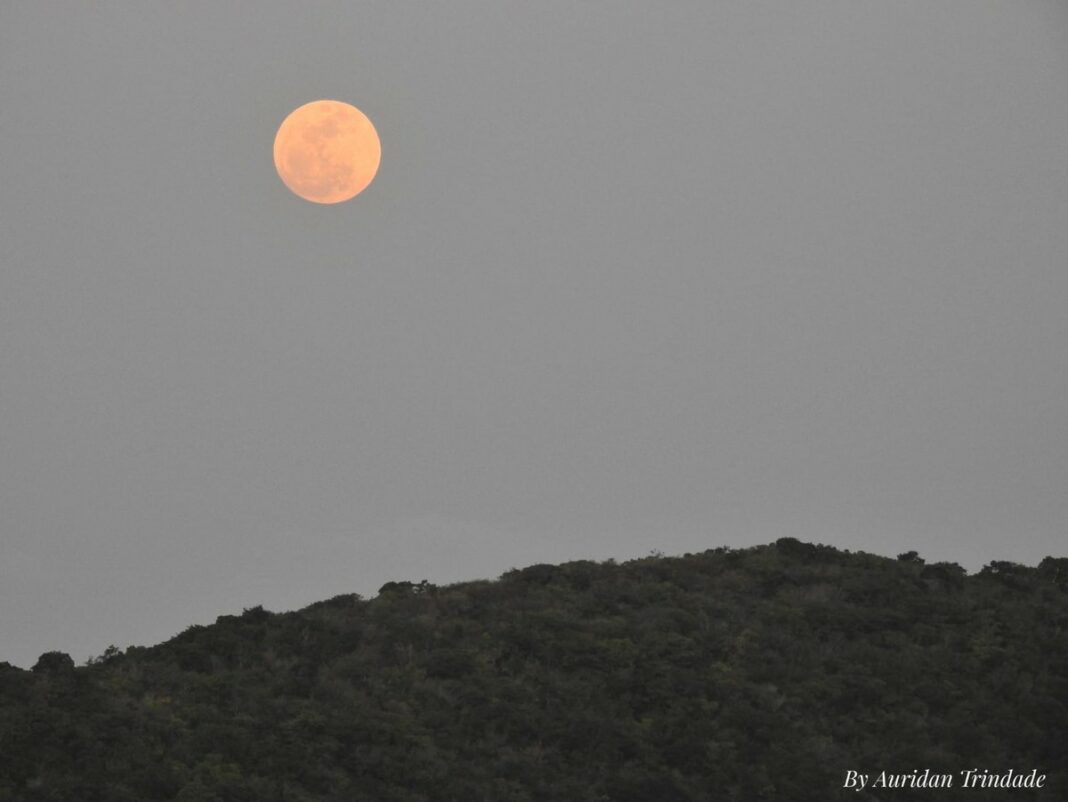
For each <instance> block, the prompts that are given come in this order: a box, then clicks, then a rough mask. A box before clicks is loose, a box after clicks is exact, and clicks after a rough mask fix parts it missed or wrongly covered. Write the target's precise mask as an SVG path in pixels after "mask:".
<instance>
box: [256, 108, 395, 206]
mask: <svg viewBox="0 0 1068 802" xmlns="http://www.w3.org/2000/svg"><path fill="white" fill-rule="evenodd" d="M381 159H382V144H381V143H380V142H379V141H378V132H377V131H375V127H374V125H372V124H371V121H370V120H369V119H367V115H366V114H364V113H363V112H362V111H360V110H359V109H358V108H356V107H355V106H350V105H349V104H348V103H342V102H341V101H340V100H315V101H312V102H311V103H305V104H304V105H303V106H301V107H300V108H298V109H295V110H294V111H292V112H291V113H290V115H289V116H288V117H286V118H285V119H284V120H283V121H282V124H281V125H280V126H279V127H278V133H277V134H275V137H274V166H275V169H276V170H278V176H279V178H281V179H282V182H283V183H284V184H285V185H286V186H287V187H289V189H290V190H292V191H293V192H294V193H295V194H296V195H299V196H300V197H302V198H304V200H308V201H312V202H313V203H341V202H342V201H347V200H349V199H350V198H354V197H356V196H357V195H359V194H360V193H361V192H363V191H364V190H365V189H367V185H368V184H370V183H371V181H372V180H374V177H375V173H377V172H378V163H379V161H381Z"/></svg>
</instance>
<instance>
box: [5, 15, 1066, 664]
mask: <svg viewBox="0 0 1068 802" xmlns="http://www.w3.org/2000/svg"><path fill="white" fill-rule="evenodd" d="M322 97H330V98H337V99H340V100H344V101H347V102H350V103H353V104H354V105H356V106H359V107H360V108H361V109H363V110H364V111H365V112H366V113H367V114H368V115H369V116H370V117H371V119H372V120H373V121H374V123H375V125H376V127H377V128H378V131H379V134H380V135H381V138H382V147H383V158H382V167H381V170H380V172H379V174H378V177H377V179H376V180H375V183H374V184H373V185H372V186H371V187H370V188H369V189H368V190H367V191H366V192H365V193H364V194H362V195H360V196H359V197H357V198H356V199H355V200H353V201H351V202H349V203H346V204H342V205H339V206H335V207H324V206H319V205H314V204H310V203H307V202H304V201H301V200H299V199H298V198H296V197H295V196H293V195H292V194H290V193H289V192H288V191H287V190H286V189H285V187H284V186H283V185H282V183H281V182H280V181H279V179H278V177H277V175H276V174H275V172H274V169H273V166H272V162H271V145H272V141H273V137H274V132H275V130H276V128H277V126H278V124H279V123H280V122H281V121H282V119H283V118H284V117H285V116H286V114H288V112H289V111H291V110H292V109H293V108H295V107H296V106H298V105H300V104H302V103H305V102H307V101H309V100H314V99H317V98H322ZM1066 132H1068V5H1065V4H1064V3H1062V2H1048V3H1042V2H1012V3H1009V2H982V1H981V0H959V1H954V2H946V1H944V0H942V1H940V0H914V1H908V0H894V1H893V2H862V1H859V0H837V1H836V2H822V1H816V0H806V1H805V2H798V1H797V0H780V2H755V1H754V0H737V1H732V2H723V1H722V0H717V2H708V0H699V1H695V2H681V1H679V0H676V1H675V2H670V3H649V2H623V0H602V1H601V2H576V0H567V2H556V1H553V0H542V2H537V3H531V2H526V1H525V0H524V1H522V2H520V1H518V0H517V1H515V2H504V1H503V0H493V2H472V0H455V2H450V3H412V2H399V1H398V0H388V2H387V1H385V0H384V1H383V2H361V3H352V2H344V3H304V2H302V3H296V2H292V3H278V2H273V3H267V2H260V3H256V4H254V5H253V4H249V3H217V2H200V3H180V4H178V3H162V2H161V3H147V2H125V3H104V2H101V3H43V2H42V3H19V4H15V3H4V4H3V7H2V10H0V516H2V517H0V660H9V661H11V662H14V663H16V664H19V665H29V664H32V662H33V661H34V660H35V659H36V657H37V655H38V654H40V653H41V652H43V651H46V650H49V649H61V650H63V651H68V652H71V653H72V654H73V655H74V656H75V657H76V658H77V659H79V660H80V659H84V658H85V657H87V656H89V655H90V654H98V653H100V652H101V651H103V649H104V647H106V646H107V645H108V644H109V643H115V644H117V645H119V646H123V647H124V646H126V645H129V644H132V643H138V644H150V643H153V642H156V641H159V640H162V639H164V638H167V637H169V636H171V635H173V634H175V633H176V632H178V631H180V630H181V629H183V628H185V627H186V626H188V625H190V624H193V623H207V622H210V621H212V620H214V618H215V616H216V615H219V614H224V613H232V612H237V611H240V609H241V608H242V607H249V606H253V605H255V604H263V605H264V606H266V607H267V608H268V609H274V610H281V609H292V608H295V607H298V606H302V605H304V604H307V603H310V602H312V601H315V600H318V599H321V598H326V597H329V596H332V595H334V594H337V593H342V592H352V591H356V592H360V593H364V594H365V595H370V594H373V593H374V591H375V590H376V589H377V588H378V587H379V586H380V585H381V584H382V583H383V582H385V581H387V580H389V579H404V578H410V579H422V578H424V577H425V578H428V579H430V580H431V581H438V582H448V581H456V580H460V579H465V578H477V577H492V576H496V575H498V574H500V573H501V572H502V571H504V570H506V569H508V568H509V567H512V566H521V565H526V564H529V563H533V562H539V561H546V562H549V561H551V562H558V561H563V560H568V559H575V558H581V557H590V558H595V559H605V558H608V557H616V558H620V559H623V558H629V557H633V556H640V555H644V554H647V553H648V552H649V551H650V550H653V549H659V550H662V551H664V552H667V553H681V552H685V551H698V550H703V549H705V548H710V547H713V546H718V545H732V546H746V545H752V544H755V543H764V542H768V541H771V540H774V539H775V538H778V537H782V536H786V535H789V536H795V537H799V538H802V539H806V540H816V541H819V542H824V543H829V544H832V545H835V546H838V547H841V548H849V549H863V550H867V551H874V552H877V553H880V554H888V555H892V554H896V553H898V552H900V551H904V550H906V549H913V548H914V549H917V550H918V551H920V552H921V554H923V555H925V556H926V557H927V558H928V559H947V560H953V561H957V562H961V563H962V564H964V565H965V566H966V567H968V568H969V569H975V568H978V567H979V566H980V565H982V564H983V563H984V562H986V561H988V560H990V559H1011V560H1016V561H1020V562H1025V563H1029V564H1034V563H1036V562H1037V561H1038V560H1039V559H1041V558H1042V557H1043V556H1044V555H1046V554H1062V555H1063V554H1065V553H1066V552H1068V549H1066V548H1065V544H1066V539H1065V533H1066V521H1068V492H1066V491H1065V488H1066V487H1068V259H1066V257H1068V147H1066V146H1065V142H1066V141H1068V134H1066Z"/></svg>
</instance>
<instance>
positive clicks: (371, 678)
mask: <svg viewBox="0 0 1068 802" xmlns="http://www.w3.org/2000/svg"><path fill="white" fill-rule="evenodd" d="M1066 744H1068V559H1053V558H1047V559H1046V560H1044V561H1043V562H1042V563H1041V565H1040V566H1039V567H1037V568H1028V567H1023V566H1020V565H1016V564H1012V563H991V564H990V565H989V566H987V567H986V568H985V569H984V570H983V571H982V572H980V573H978V574H975V575H971V576H968V575H966V574H965V572H964V571H963V570H962V569H961V568H960V567H959V566H956V565H954V564H949V563H940V564H935V565H926V564H924V562H923V560H922V559H920V558H919V557H918V556H917V555H916V554H915V553H909V554H903V555H901V556H900V557H899V558H898V559H896V560H893V559H886V558H882V557H876V556H872V555H869V554H862V553H852V554H851V553H849V552H842V551H837V550H835V549H832V548H829V547H824V546H814V545H809V544H805V543H801V542H799V541H796V540H793V539H783V540H780V541H778V542H777V543H776V544H774V545H771V546H766V547H759V548H753V549H747V550H737V551H735V550H730V549H716V550H713V551H708V552H705V553H703V554H694V555H686V556H685V557H680V558H663V557H659V556H654V557H649V558H646V559H640V560H634V561H631V562H627V563H624V564H615V563H613V562H608V563H602V564H598V563H593V562H572V563H568V564H565V565H560V566H552V565H535V566H531V567H529V568H526V569H523V570H513V571H509V572H508V573H506V574H505V575H504V576H502V577H501V578H500V579H499V580H498V581H495V582H487V581H480V582H468V583H464V584H459V585H453V586H449V587H435V586H433V585H429V584H427V583H425V582H422V583H410V582H391V583H388V584H387V585H386V586H384V587H383V588H382V590H381V591H380V593H379V595H378V597H376V598H375V599H373V600H370V601H364V600H362V599H360V598H359V597H358V596H355V595H352V596H339V597H337V598H334V599H331V600H329V601H326V602H322V603H319V604H315V605H312V606H311V607H308V608H307V609H304V610H301V611H299V612H294V613H284V614H272V613H269V612H266V611H264V610H263V609H261V608H255V609H251V610H246V611H245V612H244V614H243V615H240V616H223V617H221V618H219V619H218V621H217V622H216V623H215V624H214V625H213V626H208V627H199V626H197V627H191V628H190V629H188V630H186V631H185V632H184V633H182V634H181V635H179V636H177V637H175V638H174V639H172V640H171V641H169V642H167V643H164V644H162V645H159V646H155V647H152V648H133V647H132V648H130V649H128V650H127V651H126V652H125V653H123V652H120V651H119V650H116V649H109V650H108V652H106V653H105V654H104V655H103V656H101V657H100V658H98V659H95V660H92V661H90V663H89V664H88V665H86V666H82V667H75V666H74V664H73V662H72V661H71V659H70V658H69V657H68V656H67V655H64V654H61V653H56V652H53V653H49V654H46V655H42V657H41V659H40V660H39V662H38V663H37V665H36V666H34V668H33V670H32V671H22V670H19V669H15V668H12V667H10V666H8V665H7V664H0V801H2V802H10V801H11V800H19V802H21V801H22V800H33V801H36V800H42V801H43V800H64V801H65V800H78V802H93V801H94V800H101V801H103V802H125V801H127V800H128V801H130V802H134V801H135V800H136V801H137V802H143V801H147V800H182V801H183V802H188V801H190V800H195V801H196V802H201V801H203V802H209V801H211V800H250V801H251V800H256V802H263V801H264V800H267V801H270V800H337V801H340V800H345V801H346V802H361V801H362V800H367V802H371V801H372V800H373V801H374V802H416V801H417V800H420V801H421V800H434V801H435V802H481V801H482V800H485V801H486V802H490V801H491V800H492V802H521V801H525V800H552V802H586V801H588V802H594V801H595V800H598V801H601V802H605V801H608V800H611V802H684V801H686V800H747V802H748V801H749V800H765V799H767V800H770V799H776V800H809V799H812V800H816V799H826V798H828V797H830V796H832V795H834V796H837V795H838V794H843V793H847V792H845V791H842V790H841V786H842V781H843V776H844V773H845V771H846V770H847V769H858V770H861V771H865V772H877V771H879V770H881V769H885V770H887V771H897V772H906V771H911V770H913V769H916V768H919V769H921V770H922V769H924V768H930V769H932V770H937V771H942V772H948V773H956V772H959V771H960V770H962V769H967V768H974V767H978V768H981V769H983V768H985V769H990V770H992V771H994V770H998V771H1005V770H1007V769H1009V768H1014V769H1017V770H1025V771H1030V770H1031V769H1032V768H1038V769H1039V770H1040V772H1043V773H1046V774H1048V775H1050V779H1049V780H1048V781H1047V786H1046V788H1045V789H1043V790H1042V791H1039V792H1034V791H998V792H989V791H969V792H967V798H968V799H974V800H982V799H1005V798H1008V796H1012V797H1013V798H1017V799H1042V800H1054V799H1056V800H1063V799H1068V792H1066V786H1065V781H1066V778H1065V769H1068V765H1066V757H1065V751H1066V749H1068V747H1066V746H1065V745H1066ZM848 793H849V798H853V799H865V798H867V799H874V798H879V797H877V796H875V795H866V794H863V793H861V794H853V793H852V792H848ZM916 793H917V792H912V794H910V793H909V792H908V791H905V792H893V793H888V794H887V795H885V796H883V797H882V798H897V799H911V798H915V796H914V794H916ZM926 793H933V794H938V795H941V796H942V797H943V798H947V799H948V798H958V797H957V795H956V794H955V793H953V792H950V793H949V794H946V792H939V791H933V792H926ZM961 798H963V797H961Z"/></svg>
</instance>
